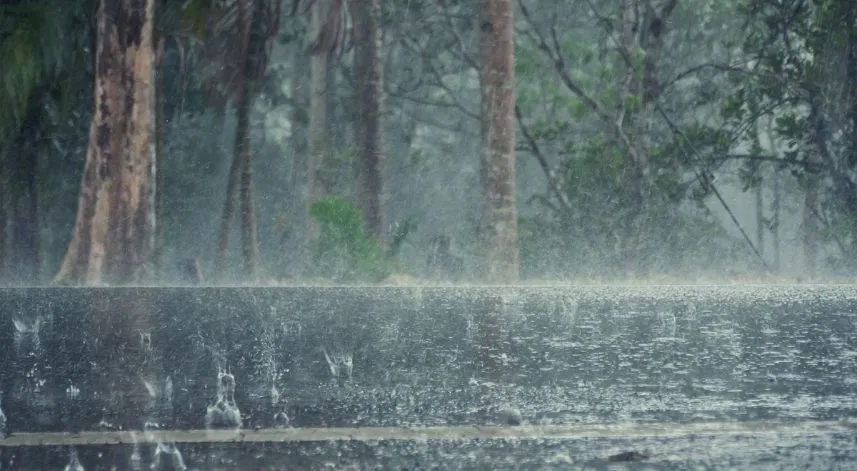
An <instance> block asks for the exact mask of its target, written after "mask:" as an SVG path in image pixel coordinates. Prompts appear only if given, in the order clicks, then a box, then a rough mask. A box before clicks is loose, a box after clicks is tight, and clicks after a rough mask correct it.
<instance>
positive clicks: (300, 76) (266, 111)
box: [0, 0, 857, 286]
mask: <svg viewBox="0 0 857 471" xmlns="http://www.w3.org/2000/svg"><path fill="white" fill-rule="evenodd" d="M855 269H857V2H853V1H850V0H816V1H809V0H681V1H679V0H606V1H602V2H596V1H593V0H383V1H382V0H185V1H167V0H81V1H74V2H69V1H62V2H61V1H49V0H12V1H5V2H3V3H2V5H0V284H2V285H8V286H21V285H45V284H62V285H102V284H107V285H129V284H199V283H205V284H245V283H247V284H253V283H263V284H301V283H345V284H352V283H360V284H364V283H370V284H373V283H385V284H402V283H518V282H530V281H532V282H540V281H580V280H630V279H667V280H680V281H692V280H707V279H716V280H725V279H754V280H758V279H773V280H781V279H789V280H817V279H842V278H847V277H849V276H851V275H853V273H854V272H855Z"/></svg>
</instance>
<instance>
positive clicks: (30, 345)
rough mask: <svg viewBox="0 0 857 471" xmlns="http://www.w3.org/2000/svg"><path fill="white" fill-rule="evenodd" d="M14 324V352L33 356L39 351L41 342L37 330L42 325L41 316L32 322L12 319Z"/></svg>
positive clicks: (23, 355)
mask: <svg viewBox="0 0 857 471" xmlns="http://www.w3.org/2000/svg"><path fill="white" fill-rule="evenodd" d="M12 324H14V326H15V338H14V341H15V352H16V353H17V354H18V356H19V357H25V356H29V357H35V356H38V353H39V352H40V351H41V347H42V343H41V340H40V339H39V331H40V330H41V327H42V318H41V317H36V319H35V320H33V321H32V322H27V321H25V320H22V319H13V320H12Z"/></svg>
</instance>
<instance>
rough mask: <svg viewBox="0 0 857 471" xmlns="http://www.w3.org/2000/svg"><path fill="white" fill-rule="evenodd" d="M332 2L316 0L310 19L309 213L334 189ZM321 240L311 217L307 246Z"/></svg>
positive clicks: (307, 211) (307, 210)
mask: <svg viewBox="0 0 857 471" xmlns="http://www.w3.org/2000/svg"><path fill="white" fill-rule="evenodd" d="M330 7H331V3H330V1H328V0H316V1H315V2H314V3H313V6H312V13H311V15H312V18H311V19H310V33H309V34H310V54H311V55H310V82H311V91H310V93H311V95H310V110H309V159H308V163H307V173H308V175H309V181H308V182H307V183H308V189H307V191H308V194H309V198H308V199H307V208H306V214H309V208H310V207H311V206H312V204H313V203H315V202H316V201H318V200H320V199H322V198H324V197H325V196H327V195H329V194H330V192H331V182H330V175H328V173H329V172H328V170H329V169H327V168H325V167H326V165H325V162H326V161H327V160H328V159H327V158H326V154H327V152H328V147H329V145H328V144H329V143H328V140H329V138H328V125H327V100H328V99H329V97H328V89H327V84H328V80H327V76H328V67H329V65H330V58H331V50H332V47H333V45H332V42H331V41H332V40H333V39H332V38H330V36H331V35H332V32H331V31H330V29H331V28H330V26H329V23H328V22H327V17H328V16H329V15H328V14H329V12H330V11H329V10H330ZM317 239H318V227H317V226H316V224H315V223H314V222H313V221H312V219H310V225H309V237H308V241H307V242H308V246H312V245H314V244H315V243H316V241H317Z"/></svg>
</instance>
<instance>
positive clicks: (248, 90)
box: [213, 0, 264, 281]
mask: <svg viewBox="0 0 857 471" xmlns="http://www.w3.org/2000/svg"><path fill="white" fill-rule="evenodd" d="M252 3H253V2H252V1H251V0H239V2H238V27H239V34H238V40H239V41H240V45H239V48H240V54H239V57H240V58H241V59H240V60H241V61H242V62H243V63H242V65H241V67H240V71H239V74H238V80H237V84H236V90H235V113H236V124H235V148H234V152H233V154H232V164H231V165H230V167H229V180H228V182H227V185H226V200H225V202H224V204H223V214H222V216H221V220H220V231H219V235H218V244H217V254H216V256H215V263H214V267H215V268H214V276H213V278H214V279H215V280H218V281H219V280H222V279H223V276H224V275H225V273H226V271H227V270H226V261H227V258H228V255H229V235H230V231H231V226H232V219H233V216H234V215H235V207H236V206H237V205H240V212H241V236H242V245H241V254H242V260H243V264H244V275H245V276H246V277H247V279H248V280H251V281H252V280H253V279H254V278H255V276H256V272H257V266H258V232H257V229H256V213H255V207H254V204H253V158H252V143H251V141H250V112H251V110H252V105H253V96H254V91H253V83H254V78H255V77H254V76H253V74H254V72H255V70H251V69H253V66H254V65H255V64H256V62H255V61H257V60H261V59H260V58H257V57H253V55H254V54H256V53H259V52H260V51H257V48H255V47H252V46H253V45H252V44H251V41H253V40H254V39H255V40H260V39H261V38H256V37H255V36H253V35H252V31H251V30H252V28H253V20H254V18H253V15H254V9H253V5H252ZM262 52H264V48H262Z"/></svg>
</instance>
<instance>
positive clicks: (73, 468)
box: [63, 447, 84, 471]
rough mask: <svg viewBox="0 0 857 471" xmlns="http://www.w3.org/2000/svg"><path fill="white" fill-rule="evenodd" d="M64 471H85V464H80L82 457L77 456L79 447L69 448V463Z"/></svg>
mask: <svg viewBox="0 0 857 471" xmlns="http://www.w3.org/2000/svg"><path fill="white" fill-rule="evenodd" d="M63 471H84V469H83V465H82V464H80V459H79V458H78V457H77V448H75V447H70V448H69V459H68V464H67V465H65V468H63Z"/></svg>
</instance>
